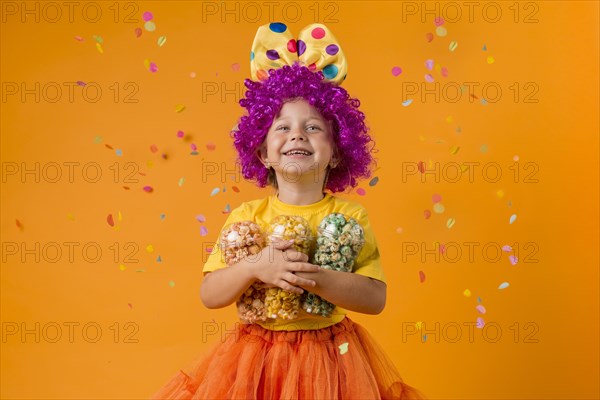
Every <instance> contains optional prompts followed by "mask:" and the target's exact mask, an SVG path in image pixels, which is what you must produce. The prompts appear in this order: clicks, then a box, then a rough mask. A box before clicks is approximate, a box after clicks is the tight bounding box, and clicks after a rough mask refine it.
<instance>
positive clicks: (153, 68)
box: [148, 62, 158, 72]
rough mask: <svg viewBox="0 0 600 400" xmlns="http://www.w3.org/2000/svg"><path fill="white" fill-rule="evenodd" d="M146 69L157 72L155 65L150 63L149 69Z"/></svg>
mask: <svg viewBox="0 0 600 400" xmlns="http://www.w3.org/2000/svg"><path fill="white" fill-rule="evenodd" d="M148 69H149V70H150V72H157V71H158V66H157V65H156V64H155V63H153V62H151V63H150V68H148Z"/></svg>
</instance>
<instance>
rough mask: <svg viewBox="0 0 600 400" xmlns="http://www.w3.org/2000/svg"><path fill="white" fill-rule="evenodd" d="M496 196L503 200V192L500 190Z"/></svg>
mask: <svg viewBox="0 0 600 400" xmlns="http://www.w3.org/2000/svg"><path fill="white" fill-rule="evenodd" d="M496 196H498V197H499V198H503V197H504V190H502V189H499V190H498V191H497V192H496Z"/></svg>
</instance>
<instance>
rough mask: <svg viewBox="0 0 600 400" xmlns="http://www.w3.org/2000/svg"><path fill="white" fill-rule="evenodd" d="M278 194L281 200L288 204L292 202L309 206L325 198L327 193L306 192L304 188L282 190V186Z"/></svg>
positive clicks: (296, 204)
mask: <svg viewBox="0 0 600 400" xmlns="http://www.w3.org/2000/svg"><path fill="white" fill-rule="evenodd" d="M276 196H277V198H278V199H279V200H280V201H281V202H283V203H286V204H292V205H295V206H308V205H310V204H314V203H317V202H319V201H321V200H323V199H324V198H325V193H323V192H321V191H319V192H306V191H303V190H289V189H284V190H282V188H279V189H278V190H277V193H276Z"/></svg>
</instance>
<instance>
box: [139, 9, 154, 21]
mask: <svg viewBox="0 0 600 400" xmlns="http://www.w3.org/2000/svg"><path fill="white" fill-rule="evenodd" d="M152 18H154V15H152V13H151V12H150V11H144V13H143V14H142V19H143V20H144V21H146V22H148V21H152Z"/></svg>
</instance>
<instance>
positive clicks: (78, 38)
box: [73, 36, 84, 42]
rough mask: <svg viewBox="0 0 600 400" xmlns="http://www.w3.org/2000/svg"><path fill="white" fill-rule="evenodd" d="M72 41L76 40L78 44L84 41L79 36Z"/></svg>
mask: <svg viewBox="0 0 600 400" xmlns="http://www.w3.org/2000/svg"><path fill="white" fill-rule="evenodd" d="M73 39H75V40H77V41H78V42H83V41H84V39H83V38H82V37H81V36H74V37H73Z"/></svg>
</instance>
